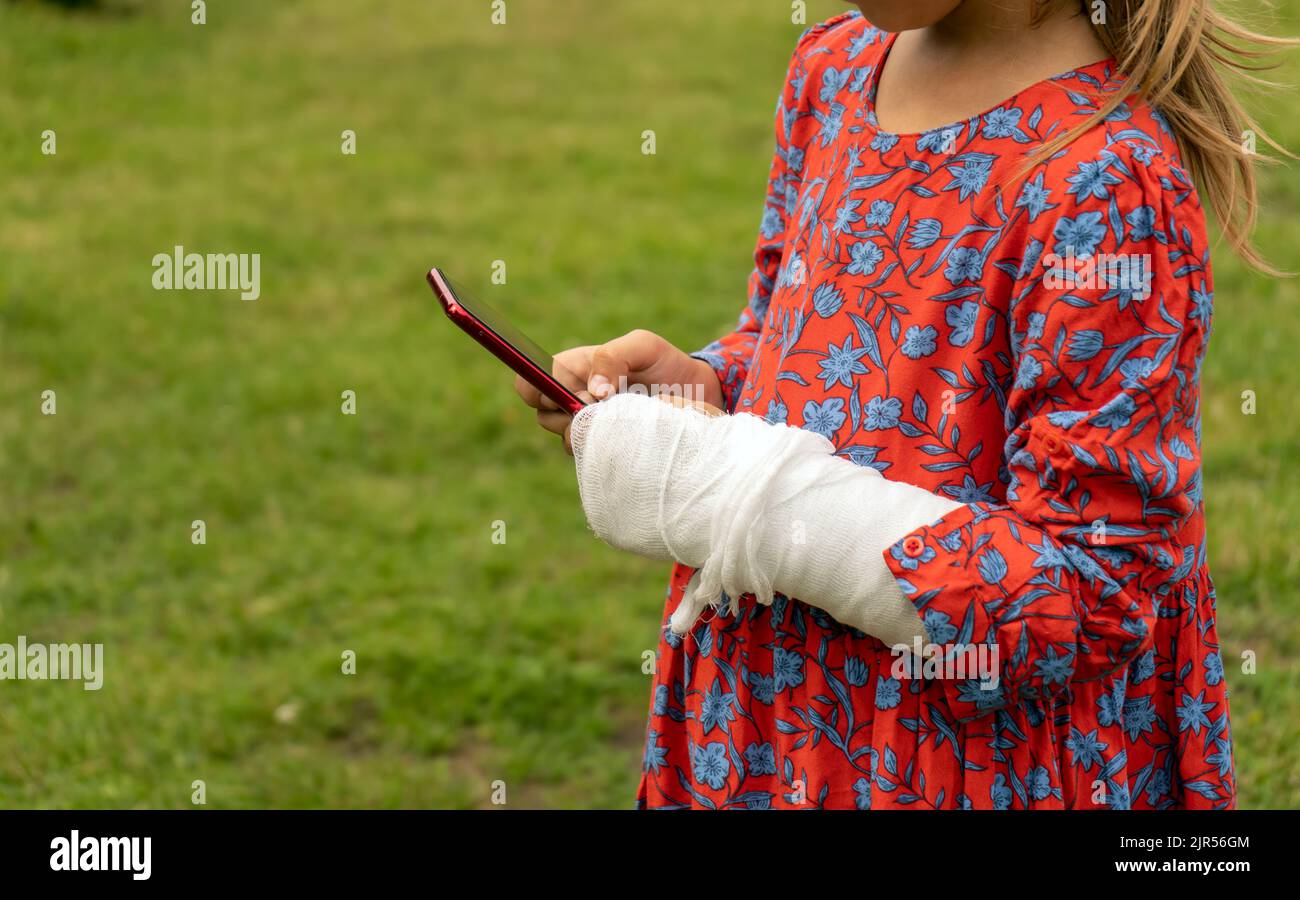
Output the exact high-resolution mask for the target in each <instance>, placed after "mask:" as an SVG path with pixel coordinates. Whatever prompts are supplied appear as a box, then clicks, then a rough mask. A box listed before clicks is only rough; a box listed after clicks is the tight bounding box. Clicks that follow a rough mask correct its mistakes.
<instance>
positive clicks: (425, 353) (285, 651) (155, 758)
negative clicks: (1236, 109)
mask: <svg viewBox="0 0 1300 900" xmlns="http://www.w3.org/2000/svg"><path fill="white" fill-rule="evenodd" d="M208 7H209V9H208V24H206V25H204V26H194V25H191V24H190V22H189V4H188V3H178V2H161V0H159V2H144V0H139V2H134V3H132V2H128V0H118V2H116V3H114V2H112V0H108V3H107V8H106V9H102V10H98V11H95V10H91V11H85V10H74V11H66V10H63V9H61V8H59V7H57V6H52V5H48V4H37V3H19V4H12V3H9V2H0V34H3V35H4V37H3V39H0V290H2V291H3V293H2V294H0V373H2V374H0V641H10V642H12V641H13V640H15V639H16V636H17V635H19V634H25V635H26V636H27V637H28V639H29V640H31V641H41V640H43V641H71V640H84V641H102V642H103V643H104V644H105V648H106V649H105V652H106V655H107V674H106V680H105V686H104V688H103V690H101V691H99V692H97V693H94V692H85V691H83V690H82V689H81V688H80V686H79V685H77V684H72V683H60V682H44V683H30V684H26V685H25V686H23V685H18V684H16V683H14V682H3V683H0V806H25V807H30V806H72V807H90V806H113V807H117V806H123V807H188V806H189V805H190V793H191V782H193V781H194V780H195V779H202V780H204V781H205V782H206V783H207V795H208V804H209V806H212V807H240V806H276V807H289V806H440V807H441V806H455V807H472V806H486V805H490V800H489V798H490V790H491V787H490V785H491V783H492V782H493V781H494V780H497V779H501V780H504V781H505V782H506V785H507V790H508V801H509V804H510V805H511V806H512V807H513V806H582V807H588V806H590V807H626V806H628V805H630V803H631V800H632V795H633V791H634V789H635V785H636V779H637V773H638V770H639V756H640V741H641V730H642V723H643V721H644V713H645V709H646V704H647V700H648V691H649V681H648V678H647V676H645V675H644V674H642V671H641V654H642V653H643V652H644V651H645V650H648V649H652V648H653V647H654V645H655V642H656V638H657V629H658V621H659V618H658V617H659V612H660V608H661V604H662V598H663V592H664V587H665V581H666V578H665V576H666V573H665V571H664V569H663V567H662V566H661V565H658V564H653V563H647V562H644V561H640V560H637V559H634V558H632V557H628V556H624V555H620V554H616V553H615V552H614V551H611V550H608V549H607V548H604V547H603V546H601V545H600V544H599V543H598V542H597V541H596V539H595V538H594V537H592V536H591V535H590V534H589V532H587V530H586V528H585V525H584V522H583V519H582V514H581V511H580V509H579V507H578V504H577V501H576V493H575V490H574V486H573V476H572V471H571V468H570V466H569V462H568V460H567V458H566V457H564V456H563V455H562V454H561V453H560V452H559V449H558V446H557V444H556V442H555V440H554V439H553V438H550V437H549V436H547V435H544V434H542V433H541V432H540V431H539V430H538V429H536V427H535V426H534V425H533V423H532V420H531V416H530V415H529V414H528V412H527V411H526V410H525V409H523V408H522V407H521V406H520V405H519V404H518V403H517V402H516V401H515V400H514V399H513V394H512V391H511V390H510V379H509V377H508V376H506V375H505V374H503V371H502V370H501V369H500V367H499V366H498V365H497V364H496V363H495V362H494V361H493V360H491V359H490V358H488V357H487V356H486V355H485V354H483V353H482V352H480V351H479V350H478V349H477V348H475V347H474V346H473V345H472V344H471V342H469V341H468V340H467V339H465V338H464V336H463V335H460V334H459V333H457V332H455V331H454V330H453V329H452V328H451V327H450V326H448V325H447V324H446V323H445V322H443V321H441V316H440V314H439V313H438V312H437V311H436V307H435V305H434V303H433V300H432V297H431V295H430V294H429V292H428V290H427V288H426V287H425V286H424V284H423V282H422V275H423V272H424V270H425V269H426V268H427V267H428V266H429V265H432V264H435V263H437V264H442V265H445V266H447V267H448V268H450V269H451V270H452V271H453V272H454V273H459V274H460V276H461V278H462V279H463V280H465V281H466V282H469V283H472V284H476V285H478V286H479V288H480V292H481V293H486V292H487V291H492V297H493V299H494V300H496V301H497V302H498V303H499V305H501V306H503V307H506V308H508V309H509V310H510V311H511V312H512V313H513V314H514V315H515V316H516V317H517V318H518V319H519V320H520V321H521V322H524V323H526V324H527V326H528V329H529V330H530V331H531V332H532V333H533V335H534V337H536V338H537V339H538V341H539V342H540V343H542V344H543V345H545V346H550V347H555V348H559V347H563V346H567V345H570V344H573V343H579V342H590V341H596V340H601V339H605V338H607V337H610V336H612V335H615V334H618V333H622V332H623V331H626V330H628V329H631V328H634V327H641V326H645V327H652V328H654V329H656V330H659V331H661V332H662V333H664V334H665V335H667V336H668V337H669V338H670V339H672V340H674V341H676V342H677V343H679V344H681V345H683V346H688V347H693V346H698V345H700V344H702V343H704V342H706V341H707V340H708V339H709V338H711V337H712V336H714V335H715V334H717V333H719V332H720V331H721V330H723V328H725V327H726V326H727V325H729V324H730V323H731V321H732V320H733V319H734V316H735V314H736V312H737V311H738V309H739V307H740V305H741V304H742V303H743V300H744V279H745V276H746V274H747V272H748V268H749V260H748V256H749V252H750V247H751V244H752V240H753V234H754V229H755V227H756V224H757V218H758V213H759V211H760V208H761V191H762V185H763V180H764V178H765V176H766V169H767V163H768V160H769V157H770V152H771V147H770V141H771V137H770V135H771V110H772V104H773V100H774V98H775V92H776V90H777V89H778V87H779V84H780V79H781V76H782V74H783V72H784V69H785V65H786V62H787V60H788V57H789V52H790V49H791V47H792V46H793V41H794V39H795V37H796V36H797V34H798V32H799V31H800V28H799V27H798V26H795V25H792V24H790V22H789V4H788V3H784V2H778V0H771V2H763V3H755V2H753V0H725V2H723V0H714V2H711V3H700V4H663V3H660V2H651V0H635V2H627V0H624V2H619V3H609V2H596V0H571V2H566V3H563V4H559V3H548V2H542V0H511V2H510V3H509V5H508V9H509V23H508V24H507V25H506V26H504V27H500V26H493V25H491V24H490V22H489V4H488V3H486V2H483V0H446V2H438V3H426V2H414V0H410V2H397V0H389V2H371V3H365V4H362V3H355V2H349V0H328V2H325V0H313V2H307V0H292V2H283V3H275V4H268V3H258V2H252V0H248V2H232V0H220V2H212V3H209V4H208ZM1290 8H1291V6H1288V7H1287V9H1290ZM837 9H838V7H836V6H835V5H833V4H830V3H815V4H813V9H812V10H811V11H810V16H816V17H825V16H827V15H829V14H832V13H833V12H835V11H837ZM1284 18H1285V21H1284V27H1286V28H1289V29H1290V30H1291V31H1292V32H1297V31H1300V26H1297V21H1296V18H1295V16H1294V14H1290V13H1289V14H1288V15H1287V16H1286V17H1284ZM1279 27H1283V26H1279ZM706 48H707V53H706V52H704V51H705V49H706ZM1298 72H1300V67H1298V66H1297V65H1296V64H1294V63H1293V64H1291V65H1289V66H1288V67H1287V68H1286V69H1285V70H1284V72H1283V74H1282V75H1281V76H1280V77H1281V79H1282V80H1284V81H1288V82H1290V83H1295V82H1296V81H1297V80H1300V79H1297V77H1296V76H1297V73H1298ZM1293 103H1294V96H1293V95H1287V96H1284V97H1281V98H1277V99H1275V100H1273V101H1272V102H1269V103H1267V104H1265V107H1264V108H1265V109H1267V110H1270V111H1271V112H1272V114H1271V115H1266V116H1265V118H1266V120H1267V121H1268V123H1269V124H1271V125H1272V126H1273V127H1275V128H1276V129H1277V131H1278V133H1279V136H1280V137H1281V138H1282V139H1283V140H1284V142H1285V143H1287V144H1288V145H1290V146H1292V147H1300V121H1298V120H1296V118H1295V117H1294V116H1288V115H1287V114H1286V110H1288V109H1289V107H1290V106H1291V105H1292V104H1293ZM47 128H48V129H54V130H55V131H56V133H57V140H58V153H57V155H56V156H53V157H49V156H43V155H41V153H40V152H39V148H40V136H41V132H42V131H44V130H45V129H47ZM344 129H354V130H355V131H356V132H357V135H358V153H357V155H356V156H344V155H343V154H341V153H340V147H339V144H340V132H341V131H343V130H344ZM645 129H653V130H654V131H655V132H656V134H657V141H658V153H657V155H654V156H644V155H642V153H641V152H640V145H641V133H642V131H644V130H645ZM1264 194H1265V196H1266V198H1267V200H1268V204H1267V207H1266V209H1265V211H1264V216H1263V224H1262V227H1261V239H1262V243H1263V244H1264V246H1265V248H1266V249H1267V250H1268V251H1269V252H1270V253H1271V254H1272V256H1273V258H1274V259H1275V260H1277V261H1278V262H1279V263H1280V264H1282V265H1284V266H1288V267H1290V268H1297V269H1300V250H1298V249H1297V246H1298V243H1300V225H1298V224H1296V219H1295V213H1296V211H1297V207H1298V206H1300V178H1298V177H1297V170H1294V169H1275V170H1273V171H1270V172H1268V173H1267V174H1266V176H1265V181H1264ZM175 244H183V245H184V246H185V247H186V248H187V249H191V250H196V251H199V252H207V251H239V252H258V253H260V254H261V259H262V297H261V299H260V300H258V301H256V302H245V301H241V300H240V299H239V298H238V296H237V295H235V294H232V293H200V292H172V293H167V292H156V291H153V290H152V289H151V288H150V278H151V275H152V268H151V259H152V257H153V255H154V254H155V253H158V252H160V251H164V252H165V251H168V250H169V249H170V248H171V247H172V246H173V245H175ZM497 259H503V260H505V261H506V264H507V266H508V270H507V271H508V283H507V284H506V285H505V286H503V287H496V288H492V287H488V278H489V274H490V266H491V264H492V262H493V261H494V260H497ZM1216 264H1217V298H1216V299H1217V301H1218V302H1217V322H1216V332H1215V338H1214V344H1213V346H1212V348H1211V353H1210V358H1209V361H1208V363H1207V366H1206V371H1205V391H1206V394H1205V406H1204V411H1205V458H1206V492H1207V496H1208V504H1209V510H1210V528H1211V536H1210V540H1211V544H1210V548H1211V557H1212V565H1213V571H1214V574H1215V577H1216V580H1217V583H1218V588H1219V608H1220V611H1221V633H1222V636H1223V638H1224V641H1225V643H1226V650H1225V657H1226V658H1227V659H1228V661H1229V678H1230V681H1231V684H1232V686H1233V690H1234V693H1233V704H1234V706H1233V724H1234V733H1235V736H1236V740H1237V754H1238V768H1239V772H1240V780H1241V791H1242V805H1244V806H1286V807H1296V806H1300V764H1298V760H1300V751H1298V750H1297V747H1296V744H1297V722H1296V717H1295V714H1294V710H1295V709H1296V708H1297V707H1300V675H1297V666H1296V665H1295V661H1296V660H1297V658H1300V641H1298V640H1297V626H1296V624H1295V623H1296V621H1297V616H1300V599H1298V598H1300V586H1298V585H1300V553H1298V551H1297V549H1296V546H1297V543H1296V535H1297V534H1298V533H1300V489H1298V485H1297V475H1296V470H1297V466H1298V465H1300V449H1298V447H1297V441H1296V434H1297V420H1296V414H1297V406H1298V405H1297V402H1296V397H1297V396H1300V374H1298V373H1297V371H1296V369H1295V367H1294V364H1293V362H1292V359H1293V352H1294V348H1295V347H1296V346H1297V344H1298V343H1300V302H1298V301H1300V284H1297V282H1295V281H1274V280H1270V279H1266V278H1263V277H1260V276H1258V275H1252V274H1249V273H1247V272H1246V271H1244V270H1243V269H1242V267H1241V266H1240V265H1238V264H1237V263H1235V262H1234V261H1233V260H1232V259H1231V258H1230V257H1229V256H1228V255H1227V253H1226V252H1224V253H1220V254H1219V256H1218V259H1217V260H1216ZM46 389H52V390H55V391H56V392H57V397H58V413H57V415H55V416H43V415H41V414H40V402H41V392H42V391H43V390H46ZM348 389H351V390H354V391H356V393H357V397H358V414H357V415H356V416H344V415H342V414H341V413H340V408H339V405H340V402H341V400H340V393H341V392H342V391H344V390H348ZM1247 389H1250V390H1254V391H1256V392H1257V393H1258V396H1259V413H1258V414H1257V415H1255V416H1253V417H1247V416H1243V415H1242V414H1241V412H1240V399H1239V397H1240V394H1241V391H1243V390H1247ZM194 519H203V520H204V521H205V522H206V524H207V543H206V544H205V545H202V546H196V545H193V544H191V542H190V523H191V521H193V520H194ZM497 520H501V521H504V522H505V523H506V529H507V532H506V534H507V540H506V543H504V544H496V543H493V542H492V539H491V538H492V529H493V522H495V521H497ZM345 650H353V651H355V652H356V654H357V674H355V675H344V674H342V672H341V671H340V654H342V653H343V651H345ZM1244 650H1251V651H1254V652H1255V653H1256V654H1257V657H1258V674H1255V675H1251V676H1245V675H1241V674H1237V673H1236V669H1235V667H1234V666H1233V665H1232V660H1234V659H1236V658H1237V657H1239V656H1240V654H1241V653H1242V651H1244Z"/></svg>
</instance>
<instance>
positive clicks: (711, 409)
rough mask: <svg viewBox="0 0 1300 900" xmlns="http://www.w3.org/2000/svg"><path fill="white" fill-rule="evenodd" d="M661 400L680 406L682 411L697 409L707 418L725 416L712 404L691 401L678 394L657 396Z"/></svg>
mask: <svg viewBox="0 0 1300 900" xmlns="http://www.w3.org/2000/svg"><path fill="white" fill-rule="evenodd" d="M655 396H657V397H658V398H659V399H660V400H662V401H664V402H665V403H670V404H672V405H673V406H680V407H681V408H682V409H696V410H699V411H700V412H702V413H704V414H705V415H706V416H724V415H726V413H724V412H723V411H722V410H720V409H718V408H717V407H716V406H714V405H713V404H712V403H705V402H704V401H703V400H690V399H687V398H686V397H682V396H679V395H677V394H656V395H655Z"/></svg>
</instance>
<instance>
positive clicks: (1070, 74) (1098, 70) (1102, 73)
mask: <svg viewBox="0 0 1300 900" xmlns="http://www.w3.org/2000/svg"><path fill="white" fill-rule="evenodd" d="M897 39H898V33H897V32H890V33H888V34H887V36H886V37H885V41H884V44H883V48H882V49H881V51H880V58H879V59H878V60H877V61H876V64H875V66H874V67H873V69H872V71H871V74H870V75H869V76H868V78H867V93H866V98H867V102H866V106H867V115H866V121H867V126H868V127H869V128H870V129H871V131H872V132H873V133H875V134H879V135H884V136H887V137H892V138H896V139H900V140H901V139H908V140H914V141H915V140H921V139H923V138H926V137H930V136H933V135H936V134H944V133H945V132H956V130H957V129H960V128H963V127H964V126H965V125H966V124H967V123H968V122H971V121H973V120H975V119H983V118H984V117H986V116H988V115H989V114H990V113H993V112H995V111H997V110H999V109H1005V108H1006V107H1008V106H1014V105H1017V103H1018V101H1020V100H1022V99H1023V98H1024V97H1025V96H1026V95H1029V94H1032V93H1036V92H1039V91H1042V90H1043V89H1045V88H1049V87H1050V88H1057V89H1061V88H1060V85H1058V84H1056V82H1059V81H1064V80H1067V79H1070V78H1074V77H1077V76H1080V75H1086V76H1090V77H1091V80H1092V81H1094V82H1096V84H1098V85H1106V84H1108V83H1109V82H1110V81H1111V80H1112V79H1111V75H1110V73H1111V71H1112V70H1113V69H1114V66H1115V59H1114V57H1110V56H1108V57H1106V58H1104V59H1099V60H1097V61H1096V62H1091V63H1088V64H1087V65H1085V66H1076V67H1075V68H1073V69H1069V70H1067V71H1065V72H1058V73H1057V74H1055V75H1049V76H1048V77H1047V78H1044V79H1042V80H1040V81H1035V82H1034V83H1033V84H1030V85H1026V86H1025V87H1023V88H1021V89H1020V90H1018V91H1016V92H1015V93H1014V94H1012V95H1011V96H1010V97H1008V98H1006V99H1005V100H1002V101H999V102H998V103H994V104H993V105H992V106H990V107H988V108H987V109H983V110H980V111H979V112H977V113H973V114H971V115H969V116H966V117H965V118H962V119H957V120H955V121H952V122H948V123H946V124H944V125H938V126H935V127H934V128H927V129H926V130H925V131H886V130H885V129H884V128H881V127H880V122H879V121H878V120H877V119H876V91H877V89H878V88H879V87H880V76H881V74H882V73H883V72H884V71H885V64H886V62H888V60H889V53H890V51H891V50H893V49H894V41H895V40H897Z"/></svg>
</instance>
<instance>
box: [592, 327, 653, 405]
mask: <svg viewBox="0 0 1300 900" xmlns="http://www.w3.org/2000/svg"><path fill="white" fill-rule="evenodd" d="M667 344H668V342H667V341H666V340H665V339H664V338H661V337H660V336H659V335H657V334H655V333H654V332H652V331H646V330H645V329H644V328H638V329H637V330H636V331H629V332H628V333H627V334H625V335H623V336H622V337H619V338H614V340H612V341H608V342H607V343H604V344H601V345H600V346H599V347H597V348H596V349H595V351H594V352H593V353H592V355H591V371H590V374H588V376H587V390H588V391H589V392H590V393H591V394H592V396H594V397H596V399H598V400H604V399H605V398H606V397H609V396H612V395H613V394H614V392H615V391H616V390H617V389H618V387H619V385H620V384H626V383H627V382H632V383H634V384H639V383H641V382H640V381H639V379H638V378H637V377H636V376H637V375H638V373H641V372H644V371H646V370H647V369H649V368H651V367H652V366H653V365H654V364H655V363H656V362H658V361H659V359H660V358H662V357H663V355H664V349H665V347H666V345H667Z"/></svg>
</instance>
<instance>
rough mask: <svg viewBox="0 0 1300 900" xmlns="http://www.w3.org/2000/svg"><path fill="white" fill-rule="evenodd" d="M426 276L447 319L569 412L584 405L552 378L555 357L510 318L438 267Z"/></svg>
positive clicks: (553, 375) (570, 413) (571, 392)
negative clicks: (458, 286) (468, 293)
mask: <svg viewBox="0 0 1300 900" xmlns="http://www.w3.org/2000/svg"><path fill="white" fill-rule="evenodd" d="M427 277H428V280H429V287H431V288H433V292H434V293H435V294H437V295H438V300H439V302H441V303H442V308H443V311H445V312H446V313H447V318H449V319H451V320H452V321H453V322H455V323H456V324H457V325H458V326H459V327H460V329H461V330H462V331H464V332H465V333H466V334H468V335H469V336H470V337H472V338H473V339H474V340H476V341H478V342H479V343H480V344H482V345H483V346H484V347H486V348H487V349H488V351H489V352H490V353H491V354H492V355H493V356H495V357H496V358H497V359H499V360H501V361H502V362H503V363H505V364H506V365H507V366H509V367H510V368H511V369H514V371H515V372H516V373H517V374H519V375H520V376H522V377H523V379H524V381H527V382H528V383H529V384H531V385H532V386H533V387H535V388H537V389H538V390H539V391H541V392H542V393H543V394H545V395H546V396H547V397H550V398H551V399H552V400H554V401H555V404H556V405H557V406H559V407H560V409H562V410H564V411H565V412H567V413H568V414H569V415H573V414H575V413H576V412H577V411H578V410H580V409H582V408H583V407H584V406H586V405H587V404H586V403H584V402H582V400H580V399H578V396H577V395H576V394H574V393H573V391H571V390H569V389H568V388H567V387H565V386H564V385H563V384H562V383H561V382H560V381H559V379H557V378H556V377H555V371H556V368H555V360H554V358H552V357H551V355H550V354H549V353H547V352H546V351H545V350H543V349H542V348H541V347H539V346H537V344H536V343H535V342H534V341H533V340H532V339H531V338H529V337H528V335H526V334H524V333H523V332H522V331H520V330H519V329H518V328H516V327H515V326H513V325H511V324H510V320H509V319H507V318H506V317H505V316H503V315H502V314H501V313H500V312H498V311H497V310H495V309H493V308H492V307H491V306H489V305H488V304H486V303H484V302H482V301H481V300H472V299H470V298H468V297H466V296H465V295H464V294H463V293H461V292H460V291H458V290H456V288H455V286H454V285H453V284H452V283H451V279H450V278H448V277H447V273H445V272H443V271H442V270H441V269H439V268H436V267H435V268H432V269H430V270H429V274H428V276H427Z"/></svg>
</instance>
